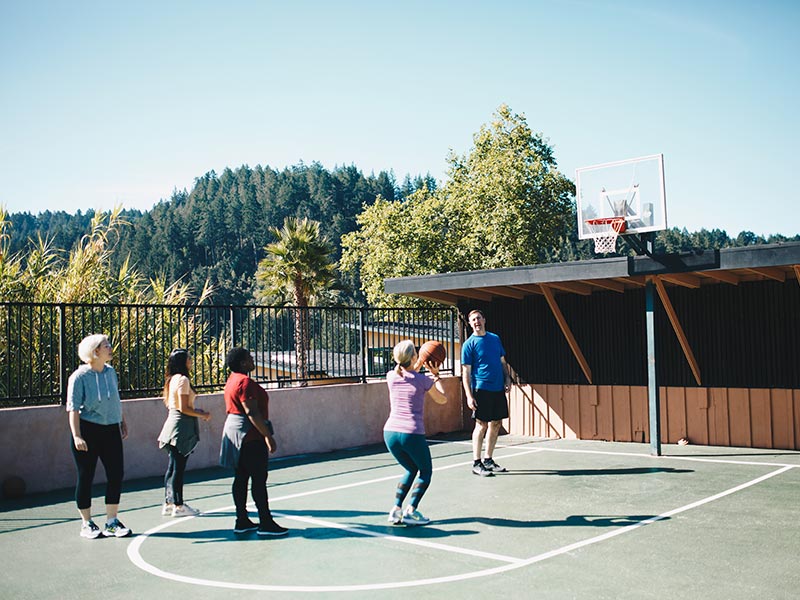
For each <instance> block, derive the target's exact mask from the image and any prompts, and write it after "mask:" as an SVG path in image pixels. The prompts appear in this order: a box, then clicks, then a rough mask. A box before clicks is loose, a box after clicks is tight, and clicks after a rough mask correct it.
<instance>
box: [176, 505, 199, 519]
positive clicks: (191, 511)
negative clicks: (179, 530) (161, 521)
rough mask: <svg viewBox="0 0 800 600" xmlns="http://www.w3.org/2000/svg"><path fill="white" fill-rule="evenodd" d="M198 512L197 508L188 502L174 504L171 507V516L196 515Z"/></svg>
mask: <svg viewBox="0 0 800 600" xmlns="http://www.w3.org/2000/svg"><path fill="white" fill-rule="evenodd" d="M199 514H200V511H199V510H197V509H196V508H192V507H191V506H189V505H188V504H176V505H175V507H174V508H173V509H172V516H173V517H196V516H197V515H199Z"/></svg>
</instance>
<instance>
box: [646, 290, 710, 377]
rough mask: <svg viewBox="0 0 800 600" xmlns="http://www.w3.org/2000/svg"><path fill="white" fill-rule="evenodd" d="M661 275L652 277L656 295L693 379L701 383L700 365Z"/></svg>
mask: <svg viewBox="0 0 800 600" xmlns="http://www.w3.org/2000/svg"><path fill="white" fill-rule="evenodd" d="M661 277H662V276H660V275H657V276H654V277H653V279H652V281H653V283H654V284H655V286H656V290H657V291H658V297H659V298H661V304H663V305H664V310H666V311H667V316H668V317H669V322H670V323H672V329H673V330H674V331H675V335H676V336H678V341H679V342H680V344H681V348H682V349H683V354H684V356H686V360H687V361H688V362H689V368H690V369H691V370H692V374H693V375H694V380H695V381H696V382H697V385H702V383H701V381H700V367H699V366H698V365H697V360H696V359H695V357H694V352H692V347H691V346H690V345H689V340H688V339H687V338H686V334H685V333H684V332H683V327H681V322H680V321H679V320H678V314H677V313H676V312H675V309H674V308H673V306H672V302H670V299H669V296H668V295H667V290H666V289H665V288H664V283H663V282H662V281H661Z"/></svg>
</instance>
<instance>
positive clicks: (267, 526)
mask: <svg viewBox="0 0 800 600" xmlns="http://www.w3.org/2000/svg"><path fill="white" fill-rule="evenodd" d="M287 533H289V530H288V529H286V527H281V526H280V525H278V524H277V523H276V522H275V521H273V520H272V519H270V520H269V521H262V522H261V525H259V526H258V535H271V536H279V535H286V534H287Z"/></svg>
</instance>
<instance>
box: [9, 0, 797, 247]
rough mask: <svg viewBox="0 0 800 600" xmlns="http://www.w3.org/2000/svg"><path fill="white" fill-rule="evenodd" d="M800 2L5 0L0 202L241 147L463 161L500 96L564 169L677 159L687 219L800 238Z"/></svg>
mask: <svg viewBox="0 0 800 600" xmlns="http://www.w3.org/2000/svg"><path fill="white" fill-rule="evenodd" d="M798 30H800V2H797V1H785V2H779V1H765V2H759V3H756V2H749V1H736V0H734V1H703V0H694V1H683V0H678V1H675V0H671V1H670V2H655V1H648V0H639V1H636V2H627V1H626V2H611V1H608V2H606V1H603V0H597V1H592V0H586V1H563V2H555V1H552V2H545V1H528V2H524V1H519V2H503V1H499V0H498V1H496V2H489V1H481V2H471V1H465V0H459V1H452V2H450V1H448V2H445V1H442V2H435V1H433V0H428V1H419V2H417V1H402V2H400V1H395V2H388V1H386V2H383V1H379V0H371V1H368V0H363V1H348V0H337V1H319V2H303V1H297V2H288V1H284V0H282V1H275V2H268V1H266V0H264V1H253V2H239V1H236V0H230V1H228V2H219V1H212V2H205V1H196V0H192V1H186V2H170V1H168V0H164V1H161V2H139V1H137V2H126V3H123V2H85V1H82V0H73V1H69V2H67V1H66V0H64V1H58V2H55V1H53V2H41V1H37V0H30V1H26V0H3V1H2V2H0V203H2V204H4V205H5V206H6V208H7V210H9V211H10V212H20V211H26V210H27V211H31V212H34V213H35V212H39V211H42V210H48V209H49V210H66V211H68V212H75V211H77V210H83V211H85V210H87V209H91V208H99V209H103V210H107V209H109V208H111V207H113V206H114V205H115V204H117V203H121V204H122V205H124V206H125V207H126V208H140V209H148V208H150V207H151V206H152V205H153V204H155V203H156V202H157V201H158V200H159V199H162V198H163V199H166V198H168V197H169V196H170V194H171V192H172V190H173V189H175V188H178V189H183V188H187V189H191V187H192V184H193V181H194V178H195V177H199V176H201V175H203V174H204V173H206V172H208V171H210V170H212V169H213V170H215V171H217V172H218V173H219V172H221V171H222V170H223V169H224V168H225V167H231V168H235V167H238V166H240V165H242V164H249V165H250V166H255V165H257V164H261V165H269V166H271V167H274V168H283V167H285V166H288V165H293V164H296V163H298V162H299V161H301V160H302V161H304V162H306V163H310V162H313V161H319V162H320V163H322V164H323V165H324V166H326V167H328V168H332V167H333V166H334V165H337V164H338V165H341V164H355V165H356V166H357V167H359V168H360V169H361V170H362V171H364V172H365V173H369V172H371V171H374V172H376V173H377V172H378V171H380V170H390V169H391V170H393V171H394V173H395V175H396V177H397V179H398V180H401V179H402V178H403V176H404V175H405V174H407V173H410V174H412V175H413V174H419V173H422V174H424V173H426V172H430V173H431V174H432V175H433V176H434V177H436V178H437V179H440V180H441V179H442V178H443V177H444V176H445V169H446V160H445V159H446V156H447V153H448V150H449V149H451V148H452V149H454V150H455V151H457V152H459V153H463V152H465V151H467V150H468V149H469V147H470V145H471V142H472V135H473V133H474V132H476V131H477V130H478V129H479V127H480V125H481V124H482V123H485V122H487V121H489V120H490V118H491V115H492V113H493V112H494V110H495V109H496V108H497V106H499V105H500V104H501V103H507V104H508V105H509V106H510V107H511V108H512V109H513V110H514V111H515V112H518V113H524V114H525V115H526V117H527V119H528V122H529V124H530V125H531V127H532V128H533V129H534V130H535V131H539V132H541V133H542V134H544V136H545V137H547V138H549V140H550V143H551V144H552V145H553V146H554V147H555V153H556V158H557V160H558V164H559V168H560V169H561V170H562V171H563V172H564V173H565V174H567V175H568V176H569V177H570V178H574V175H575V168H576V167H581V166H587V165H592V164H596V163H601V162H607V161H613V160H619V159H624V158H631V157H635V156H641V155H646V154H656V153H663V154H664V155H665V165H666V176H667V205H668V220H669V225H670V226H677V227H686V228H687V229H689V230H690V231H694V230H697V229H700V228H703V227H705V228H707V229H712V228H721V229H725V230H727V231H728V233H730V234H734V235H735V234H737V233H738V232H739V231H742V230H749V231H753V232H755V233H758V234H770V233H783V234H786V235H794V234H797V233H800V210H798V208H797V200H798V190H797V189H795V188H794V185H793V184H792V185H790V184H789V183H790V182H791V181H793V180H794V178H795V177H796V176H797V175H798V174H800V159H798V151H797V144H798V139H800V116H799V115H800V112H799V111H798V107H800V93H799V92H800V68H798V60H799V59H800V41H799V40H800V35H798V33H797V32H798Z"/></svg>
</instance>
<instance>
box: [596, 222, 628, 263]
mask: <svg viewBox="0 0 800 600" xmlns="http://www.w3.org/2000/svg"><path fill="white" fill-rule="evenodd" d="M586 224H587V225H588V226H589V230H590V231H591V232H592V238H593V239H594V252H595V254H609V253H611V252H615V251H616V249H617V237H619V234H620V233H624V232H625V227H626V223H625V217H604V218H600V219H589V220H587V221H586Z"/></svg>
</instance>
